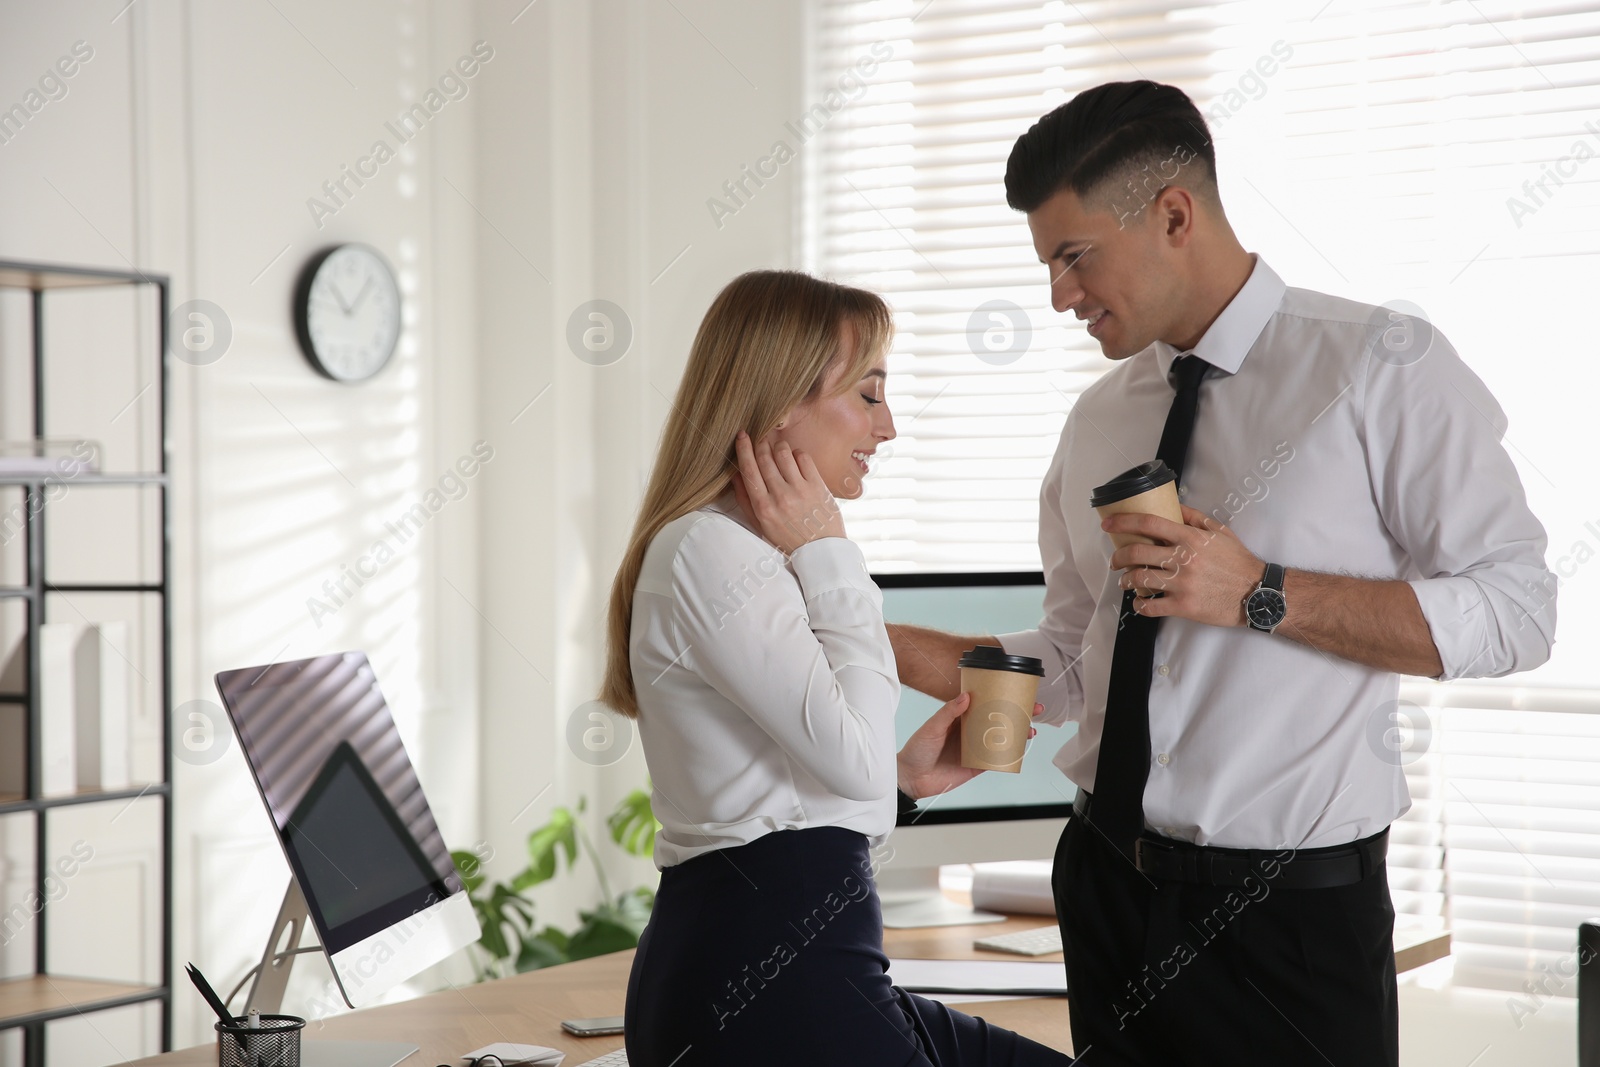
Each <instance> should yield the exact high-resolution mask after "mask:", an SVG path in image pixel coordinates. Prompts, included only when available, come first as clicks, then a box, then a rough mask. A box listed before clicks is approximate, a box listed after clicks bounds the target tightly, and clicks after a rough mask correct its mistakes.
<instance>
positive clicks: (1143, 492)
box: [1089, 459, 1183, 548]
mask: <svg viewBox="0 0 1600 1067" xmlns="http://www.w3.org/2000/svg"><path fill="white" fill-rule="evenodd" d="M1089 503H1090V504H1091V505H1092V506H1093V507H1094V509H1095V510H1096V511H1098V512H1099V513H1100V517H1101V518H1102V519H1103V518H1105V517H1106V516H1108V515H1120V514H1122V513H1123V512H1125V511H1138V512H1142V513H1144V514H1146V515H1159V516H1161V517H1162V518H1163V519H1171V520H1172V521H1173V522H1177V523H1181V522H1183V511H1182V509H1181V508H1179V507H1178V478H1177V475H1175V474H1173V473H1172V468H1171V467H1169V466H1167V465H1166V463H1165V462H1163V461H1162V460H1159V459H1153V460H1151V461H1150V462H1148V463H1141V464H1139V465H1138V466H1137V467H1132V468H1130V469H1128V470H1125V471H1123V472H1122V473H1121V474H1119V475H1117V476H1116V477H1115V478H1113V479H1111V480H1110V481H1109V482H1106V483H1105V484H1104V485H1101V486H1098V487H1096V488H1095V490H1094V492H1092V493H1090V494H1089ZM1111 543H1112V544H1113V545H1116V546H1117V547H1118V548H1125V547H1127V546H1128V545H1153V544H1155V542H1154V541H1152V540H1151V539H1150V538H1148V537H1145V536H1143V535H1141V534H1130V533H1114V534H1112V535H1111Z"/></svg>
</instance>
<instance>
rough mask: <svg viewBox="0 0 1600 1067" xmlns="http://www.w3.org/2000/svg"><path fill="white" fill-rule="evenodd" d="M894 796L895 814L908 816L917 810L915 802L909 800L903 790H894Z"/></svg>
mask: <svg viewBox="0 0 1600 1067" xmlns="http://www.w3.org/2000/svg"><path fill="white" fill-rule="evenodd" d="M894 794H895V808H896V811H895V814H897V815H910V814H911V813H912V812H914V811H916V810H917V802H916V801H915V800H913V799H911V797H910V796H909V795H908V794H907V793H906V791H905V790H904V789H900V788H896V789H895V791H894Z"/></svg>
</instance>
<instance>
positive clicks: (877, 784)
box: [629, 490, 900, 868]
mask: <svg viewBox="0 0 1600 1067" xmlns="http://www.w3.org/2000/svg"><path fill="white" fill-rule="evenodd" d="M629 649H630V661H631V663H632V667H633V679H634V684H635V686H636V687H637V689H638V694H639V718H638V726H639V737H640V740H641V741H642V742H643V745H644V755H645V762H646V763H647V764H648V765H649V768H650V779H651V784H652V786H653V794H652V797H651V806H652V808H653V810H654V811H655V814H656V818H657V819H659V820H660V821H661V826H662V829H661V831H660V832H659V833H658V834H656V845H655V863H656V866H657V868H662V867H670V866H672V865H674V864H678V863H682V862H683V861H684V860H686V859H689V858H690V857H691V856H695V855H697V854H699V853H702V852H708V851H711V850H712V849H718V848H726V847H729V846H734V845H742V844H746V843H748V842H750V841H754V840H755V839H756V838H758V837H760V836H762V835H763V834H767V833H771V832H772V831H774V830H790V829H798V828H801V827H808V826H844V827H848V828H850V829H853V830H859V831H860V832H861V833H863V834H865V835H867V837H868V838H869V839H870V841H871V843H872V845H873V846H876V845H878V844H881V843H882V842H883V840H884V839H885V838H886V837H887V836H888V835H889V832H890V831H891V830H893V829H894V823H895V807H896V805H895V776H896V767H895V753H896V749H895V734H894V713H895V707H896V705H897V704H898V703H899V701H900V682H899V677H898V675H897V674H896V671H895V660H894V650H893V648H892V647H891V646H890V644H889V635H888V633H887V632H886V630H885V629H884V625H883V596H882V594H881V593H880V592H879V591H878V587H877V585H875V584H874V583H873V581H872V579H871V577H870V576H869V575H868V573H867V567H866V560H865V558H864V557H863V556H862V554H861V549H860V548H859V547H857V546H856V544H855V542H853V541H850V540H848V539H846V538H842V537H824V538H819V539H818V540H815V541H812V542H811V543H810V544H807V545H805V546H803V547H801V548H799V549H797V550H796V551H795V552H794V553H793V554H792V555H791V556H790V557H789V559H788V561H787V562H786V561H785V560H784V557H783V553H781V552H779V551H778V550H777V549H776V548H774V547H773V546H772V545H771V544H770V543H769V542H767V541H766V540H765V539H764V538H762V537H761V536H760V535H758V534H757V533H756V532H755V531H754V529H753V528H751V527H749V526H748V525H747V524H746V523H745V520H744V517H743V514H742V512H740V511H739V509H738V508H737V506H736V505H735V504H734V496H733V493H732V491H731V490H730V491H729V492H728V493H726V494H724V495H723V497H722V498H720V499H719V500H718V501H717V502H716V503H714V504H713V505H711V506H708V507H706V508H702V509H701V510H699V511H694V512H691V513H689V514H688V515H685V516H683V517H681V518H679V519H676V520H674V521H673V522H670V523H668V524H667V525H666V526H665V527H663V528H662V530H661V532H660V533H658V534H657V535H656V536H655V538H654V539H653V540H652V541H651V542H650V547H649V549H648V550H647V551H646V553H645V558H644V568H643V570H642V572H641V573H640V576H639V583H638V585H637V586H636V587H635V592H634V599H633V630H632V640H631V643H630V646H629Z"/></svg>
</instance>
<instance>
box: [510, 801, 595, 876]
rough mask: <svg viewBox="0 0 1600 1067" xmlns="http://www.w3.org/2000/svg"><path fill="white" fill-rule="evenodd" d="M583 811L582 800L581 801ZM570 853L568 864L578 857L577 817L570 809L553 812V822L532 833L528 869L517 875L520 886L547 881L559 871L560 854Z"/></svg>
mask: <svg viewBox="0 0 1600 1067" xmlns="http://www.w3.org/2000/svg"><path fill="white" fill-rule="evenodd" d="M579 810H582V800H581V799H580V801H579ZM561 852H565V853H566V854H567V866H568V867H571V866H572V864H573V862H574V861H576V860H577V858H578V830H577V820H576V818H575V817H574V816H573V814H572V812H571V811H570V810H569V809H567V808H557V809H556V810H555V811H553V812H551V813H550V821H549V822H547V823H545V824H544V825H543V826H541V827H539V828H537V829H536V830H534V831H533V832H532V833H531V834H529V835H528V859H529V863H528V869H527V870H526V871H524V872H523V873H522V874H521V875H519V876H518V877H517V881H518V882H519V883H524V884H522V885H520V886H519V888H520V889H526V888H528V886H532V885H538V884H539V883H540V882H547V881H549V880H550V879H551V878H554V877H555V874H556V857H557V855H558V854H559V853H561Z"/></svg>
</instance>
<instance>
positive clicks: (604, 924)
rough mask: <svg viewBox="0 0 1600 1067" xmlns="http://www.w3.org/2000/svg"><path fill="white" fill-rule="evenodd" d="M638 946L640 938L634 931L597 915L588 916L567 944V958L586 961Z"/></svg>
mask: <svg viewBox="0 0 1600 1067" xmlns="http://www.w3.org/2000/svg"><path fill="white" fill-rule="evenodd" d="M638 944H639V936H638V935H637V934H635V933H634V932H633V931H632V930H630V929H628V928H627V927H626V926H623V925H622V924H621V923H618V922H615V921H614V920H612V919H608V918H606V917H604V916H602V915H598V914H595V915H590V916H588V917H587V919H586V921H585V922H584V924H583V925H582V926H580V927H579V928H578V931H577V933H575V934H573V935H572V939H571V940H570V941H568V942H567V957H568V958H569V959H574V960H586V959H589V958H590V957H592V956H603V955H605V954H606V953H608V952H621V951H622V950H624V949H629V948H635V947H637V946H638Z"/></svg>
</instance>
